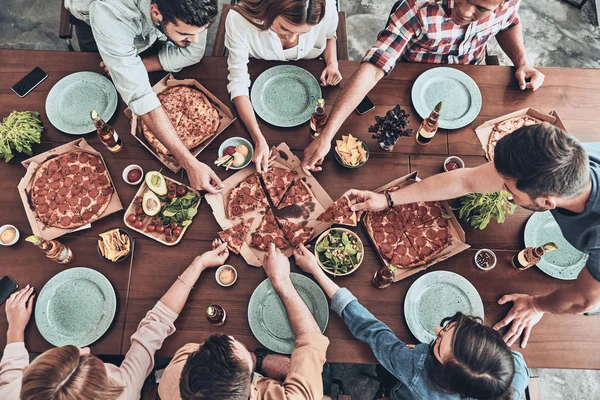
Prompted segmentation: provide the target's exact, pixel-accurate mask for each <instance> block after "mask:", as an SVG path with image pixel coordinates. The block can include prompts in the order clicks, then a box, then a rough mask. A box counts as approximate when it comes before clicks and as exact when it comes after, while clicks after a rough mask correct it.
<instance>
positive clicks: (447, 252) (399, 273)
mask: <svg viewBox="0 0 600 400" xmlns="http://www.w3.org/2000/svg"><path fill="white" fill-rule="evenodd" d="M418 173H419V171H414V172H412V173H410V174H408V175H405V176H403V177H401V178H398V179H395V180H393V181H392V182H390V183H388V184H387V185H384V186H381V187H380V188H377V189H375V190H374V191H375V192H377V193H381V192H383V191H385V190H387V189H389V188H393V187H398V186H401V187H402V186H409V185H411V184H413V183H415V182H418V181H420V180H421V179H419V177H418V176H417V175H418ZM440 203H441V204H442V206H443V207H444V208H445V209H446V213H447V214H449V215H451V216H452V218H451V219H450V220H449V221H450V224H449V225H448V228H449V230H450V233H451V234H452V243H451V244H450V245H449V246H448V247H446V248H445V249H444V250H443V251H442V252H441V253H439V254H438V255H436V256H435V257H433V258H432V259H431V260H429V261H428V262H426V263H425V264H423V265H419V266H416V267H414V268H408V269H401V268H398V269H397V270H396V274H395V277H394V282H398V281H401V280H402V279H405V278H408V277H409V276H412V275H414V274H416V273H419V272H421V271H424V270H426V269H427V268H429V267H431V266H432V265H435V264H437V263H439V262H442V261H444V260H446V259H448V258H450V257H452V256H455V255H457V254H458V253H460V252H461V251H464V250H466V249H468V248H469V247H471V246H469V245H468V244H467V243H466V241H467V238H466V235H465V231H464V230H463V229H462V227H461V226H460V223H459V222H458V219H457V218H456V216H455V215H454V213H453V212H452V208H451V207H450V206H449V205H448V202H446V201H440ZM361 224H362V226H363V228H365V231H366V233H367V236H368V237H369V239H370V240H371V244H372V245H373V250H374V251H375V253H377V256H378V257H379V259H380V260H381V262H382V263H383V264H385V265H389V264H390V263H389V262H388V261H387V260H386V258H385V257H383V255H382V254H381V253H380V252H379V250H378V249H377V246H376V245H375V239H374V238H373V237H371V235H370V234H369V230H368V229H367V226H366V225H365V222H364V218H363V219H362V221H361Z"/></svg>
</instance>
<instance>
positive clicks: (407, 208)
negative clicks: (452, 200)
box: [394, 201, 446, 226]
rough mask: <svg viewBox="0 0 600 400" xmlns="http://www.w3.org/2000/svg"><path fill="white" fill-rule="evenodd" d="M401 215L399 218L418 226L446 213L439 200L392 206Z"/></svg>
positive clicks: (408, 223)
mask: <svg viewBox="0 0 600 400" xmlns="http://www.w3.org/2000/svg"><path fill="white" fill-rule="evenodd" d="M394 210H395V211H396V212H398V213H399V215H401V217H400V218H401V220H402V221H403V222H404V223H405V224H407V225H413V226H419V225H422V224H424V223H426V222H429V221H431V220H434V219H436V218H439V217H441V216H442V215H446V210H445V209H444V206H442V204H441V203H440V202H439V201H428V202H421V201H420V202H417V203H409V204H401V205H397V206H394Z"/></svg>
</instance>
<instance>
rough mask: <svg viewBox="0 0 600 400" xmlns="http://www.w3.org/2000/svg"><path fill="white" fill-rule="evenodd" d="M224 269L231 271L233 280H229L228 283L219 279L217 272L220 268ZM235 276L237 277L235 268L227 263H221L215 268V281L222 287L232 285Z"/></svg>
mask: <svg viewBox="0 0 600 400" xmlns="http://www.w3.org/2000/svg"><path fill="white" fill-rule="evenodd" d="M224 269H231V270H232V271H233V282H231V283H230V284H228V285H226V284H224V283H223V282H221V281H220V280H219V274H220V273H221V271H222V270H224ZM237 278H238V273H237V270H236V269H235V268H234V267H233V266H232V265H229V264H225V265H221V266H220V267H219V268H217V271H216V272H215V280H216V281H217V283H218V284H219V285H221V286H223V287H229V286H233V284H234V283H236V282H237Z"/></svg>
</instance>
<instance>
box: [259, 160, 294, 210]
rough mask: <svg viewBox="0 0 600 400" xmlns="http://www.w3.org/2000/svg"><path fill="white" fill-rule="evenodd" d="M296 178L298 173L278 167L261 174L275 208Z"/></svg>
mask: <svg viewBox="0 0 600 400" xmlns="http://www.w3.org/2000/svg"><path fill="white" fill-rule="evenodd" d="M297 176H298V173H297V172H296V171H290V170H287V169H285V168H280V167H271V168H269V170H268V171H267V172H265V173H263V174H262V178H263V182H264V183H265V187H266V188H267V192H269V197H271V201H272V202H273V205H274V206H275V207H277V206H279V203H281V200H282V199H283V196H284V195H285V193H286V192H287V190H288V188H289V187H290V186H291V185H292V184H293V183H294V179H296V177H297Z"/></svg>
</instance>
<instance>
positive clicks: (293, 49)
mask: <svg viewBox="0 0 600 400" xmlns="http://www.w3.org/2000/svg"><path fill="white" fill-rule="evenodd" d="M337 24H338V14H337V9H336V6H335V0H328V1H327V4H326V3H325V0H240V2H239V3H238V4H237V5H235V6H234V7H233V9H232V10H231V11H230V12H229V14H228V15H227V21H226V23H225V32H226V33H225V47H227V50H228V51H229V57H228V59H227V65H228V68H229V76H228V79H229V84H228V85H227V90H228V91H229V93H230V95H231V100H232V101H233V103H234V104H235V107H236V109H237V111H238V114H239V115H240V118H241V119H242V122H244V124H245V125H246V128H248V131H249V132H250V135H251V136H252V139H253V140H254V143H255V150H254V158H253V161H254V162H255V163H256V170H257V171H258V172H262V171H266V170H267V166H268V162H269V146H268V145H267V141H266V139H265V137H264V136H263V134H262V133H261V131H260V128H259V126H258V123H257V121H256V116H255V115H254V109H253V108H252V103H251V102H250V98H249V91H248V88H249V87H250V75H249V74H248V60H249V58H250V57H253V58H257V59H263V60H279V61H288V60H301V59H312V58H317V57H319V56H321V55H322V56H323V59H324V60H325V69H324V70H323V72H322V73H321V77H320V80H321V85H323V86H327V85H332V86H334V85H337V84H338V83H339V82H340V81H341V80H342V75H341V74H340V70H339V68H338V62H337V52H336V36H335V32H336V30H337Z"/></svg>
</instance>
